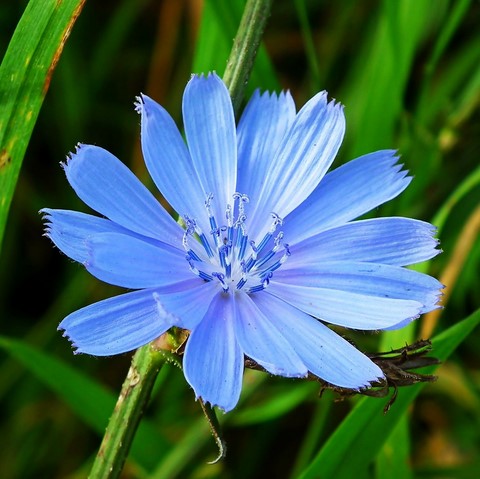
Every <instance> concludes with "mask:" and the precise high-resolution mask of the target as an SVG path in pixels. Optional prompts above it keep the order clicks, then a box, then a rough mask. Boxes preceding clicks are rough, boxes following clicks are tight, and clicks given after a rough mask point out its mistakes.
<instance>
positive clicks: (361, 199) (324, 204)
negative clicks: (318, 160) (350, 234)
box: [283, 150, 411, 243]
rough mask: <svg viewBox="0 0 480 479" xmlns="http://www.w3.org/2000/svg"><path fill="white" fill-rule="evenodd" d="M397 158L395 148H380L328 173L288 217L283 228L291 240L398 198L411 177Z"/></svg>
mask: <svg viewBox="0 0 480 479" xmlns="http://www.w3.org/2000/svg"><path fill="white" fill-rule="evenodd" d="M397 161H398V157H397V156H395V151H392V150H381V151H377V152H375V153H370V154H368V155H364V156H361V157H359V158H357V159H356V160H353V161H349V162H348V163H346V164H345V165H343V166H341V167H339V168H337V169H336V170H333V171H331V172H330V173H328V174H327V175H325V177H324V178H323V180H322V181H321V182H320V184H319V185H318V187H317V188H316V189H315V191H314V192H313V193H312V194H311V195H310V196H309V197H308V198H307V200H306V201H305V202H304V203H302V204H301V205H300V206H299V207H298V208H297V209H296V210H295V211H293V212H292V213H291V214H290V215H289V216H288V217H287V218H286V219H285V224H284V227H283V231H284V233H285V235H286V237H287V238H288V241H289V242H290V243H298V242H299V241H302V240H303V239H305V238H307V237H308V236H314V235H316V234H318V233H320V232H321V231H323V230H326V229H328V228H331V227H333V226H338V225H341V224H344V223H346V222H347V221H350V220H353V219H355V218H357V217H359V216H361V215H363V214H364V213H367V212H368V211H370V210H371V209H373V208H376V207H377V206H379V205H381V204H382V203H385V202H386V201H389V200H391V199H392V198H395V197H396V196H397V195H399V194H400V193H401V192H402V191H403V190H404V189H405V188H406V187H407V186H408V185H409V183H410V181H411V177H409V176H406V175H407V172H406V171H405V170H402V165H401V164H397ZM306 226H308V227H306Z"/></svg>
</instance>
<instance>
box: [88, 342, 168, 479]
mask: <svg viewBox="0 0 480 479" xmlns="http://www.w3.org/2000/svg"><path fill="white" fill-rule="evenodd" d="M164 362H165V355H164V354H163V353H162V352H160V351H158V350H156V349H154V347H153V346H152V345H150V344H147V345H145V346H143V347H141V348H139V349H137V351H136V353H135V355H134V356H133V359H132V364H131V365H130V369H129V370H128V374H127V377H126V378H125V381H124V383H123V386H122V390H121V392H120V396H119V397H118V400H117V404H116V405H115V409H114V410H113V414H112V417H111V418H110V421H109V423H108V426H107V429H106V431H105V435H104V436H103V441H102V444H101V445H100V449H99V451H98V454H97V457H96V459H95V462H94V464H93V467H92V470H91V472H90V475H89V476H88V477H89V479H107V478H108V479H115V478H117V477H119V475H120V472H121V471H122V468H123V463H124V462H125V459H126V457H127V455H128V451H129V449H130V446H131V444H132V441H133V438H134V436H135V432H136V430H137V427H138V424H139V422H140V419H141V418H142V415H143V412H144V409H145V407H146V405H147V403H148V400H149V398H150V393H151V391H152V388H153V385H154V383H155V379H156V377H157V375H158V372H159V371H160V368H161V366H162V365H163V364H164Z"/></svg>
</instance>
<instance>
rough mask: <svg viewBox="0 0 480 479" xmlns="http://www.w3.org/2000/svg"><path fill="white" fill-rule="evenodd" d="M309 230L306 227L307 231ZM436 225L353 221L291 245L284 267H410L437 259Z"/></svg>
mask: <svg viewBox="0 0 480 479" xmlns="http://www.w3.org/2000/svg"><path fill="white" fill-rule="evenodd" d="M306 229H307V228H306ZM435 232H436V229H435V227H434V226H432V225H431V224H430V223H426V222H424V221H419V220H413V219H410V218H374V219H370V220H360V221H354V222H352V223H347V224H345V225H342V226H338V227H336V228H332V229H330V230H327V231H324V232H322V233H319V234H317V235H316V236H313V237H311V238H308V239H306V240H304V241H302V242H300V243H299V244H297V245H295V246H292V245H291V243H290V237H288V236H286V235H285V238H286V239H287V240H288V242H289V243H290V246H291V252H292V255H291V257H290V258H289V260H288V262H287V263H286V264H285V267H287V268H289V267H293V268H298V267H300V266H308V265H311V264H312V263H313V264H319V263H322V262H324V261H362V262H370V263H384V264H391V265H395V266H407V265H410V264H414V263H420V262H422V261H426V260H428V259H430V258H433V257H434V256H436V255H437V254H438V253H440V251H439V250H438V249H437V246H438V241H437V240H436V239H435V238H434V237H433V236H434V234H435Z"/></svg>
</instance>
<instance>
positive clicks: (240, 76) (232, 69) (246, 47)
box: [223, 0, 273, 112]
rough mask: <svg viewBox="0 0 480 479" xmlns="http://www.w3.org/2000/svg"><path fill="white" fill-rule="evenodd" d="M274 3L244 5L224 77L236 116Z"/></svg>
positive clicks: (255, 0) (262, 0)
mask: <svg viewBox="0 0 480 479" xmlns="http://www.w3.org/2000/svg"><path fill="white" fill-rule="evenodd" d="M272 3H273V0H247V3H246V5H245V10H244V11H243V16H242V20H241V21H240V26H239V27H238V31H237V35H236V36H235V40H234V42H233V47H232V51H231V53H230V57H229V59H228V62H227V68H226V69H225V73H224V74H223V81H224V82H225V84H226V85H227V87H228V89H229V91H230V96H231V97H232V103H233V109H234V110H235V112H238V109H239V108H240V105H241V103H242V99H243V93H244V91H245V85H246V84H247V82H248V78H249V77H250V72H251V71H252V68H253V62H254V60H255V56H256V55H257V50H258V47H259V45H260V41H261V39H262V35H263V31H264V29H265V24H266V23H267V18H268V17H269V15H270V10H271V8H272Z"/></svg>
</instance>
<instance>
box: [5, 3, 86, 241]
mask: <svg viewBox="0 0 480 479" xmlns="http://www.w3.org/2000/svg"><path fill="white" fill-rule="evenodd" d="M84 2H85V0H65V1H63V2H58V1H56V0H31V1H30V2H29V3H28V6H27V8H26V9H25V13H24V14H23V16H22V18H21V19H20V22H19V24H18V26H17V28H16V30H15V33H14V35H13V37H12V40H11V42H10V44H9V47H8V49H7V52H6V53H5V57H4V58H3V60H2V65H1V67H0V105H2V107H1V108H0V244H1V241H2V238H3V233H4V230H5V224H6V221H7V215H8V210H9V207H10V203H11V201H12V197H13V193H14V190H15V185H16V182H17V178H18V175H19V172H20V167H21V164H22V161H23V156H24V154H25V150H26V149H27V145H28V142H29V140H30V135H31V133H32V130H33V127H34V125H35V122H36V119H37V116H38V113H39V111H40V107H41V106H42V103H43V99H44V97H45V94H46V92H47V90H48V87H49V85H50V79H51V77H52V74H53V71H54V69H55V66H56V64H57V62H58V59H59V58H60V55H61V53H62V50H63V47H64V45H65V42H66V40H67V38H68V35H69V33H70V31H71V29H72V27H73V24H74V23H75V20H76V19H77V17H78V16H79V15H80V11H81V9H82V7H83V4H84Z"/></svg>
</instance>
